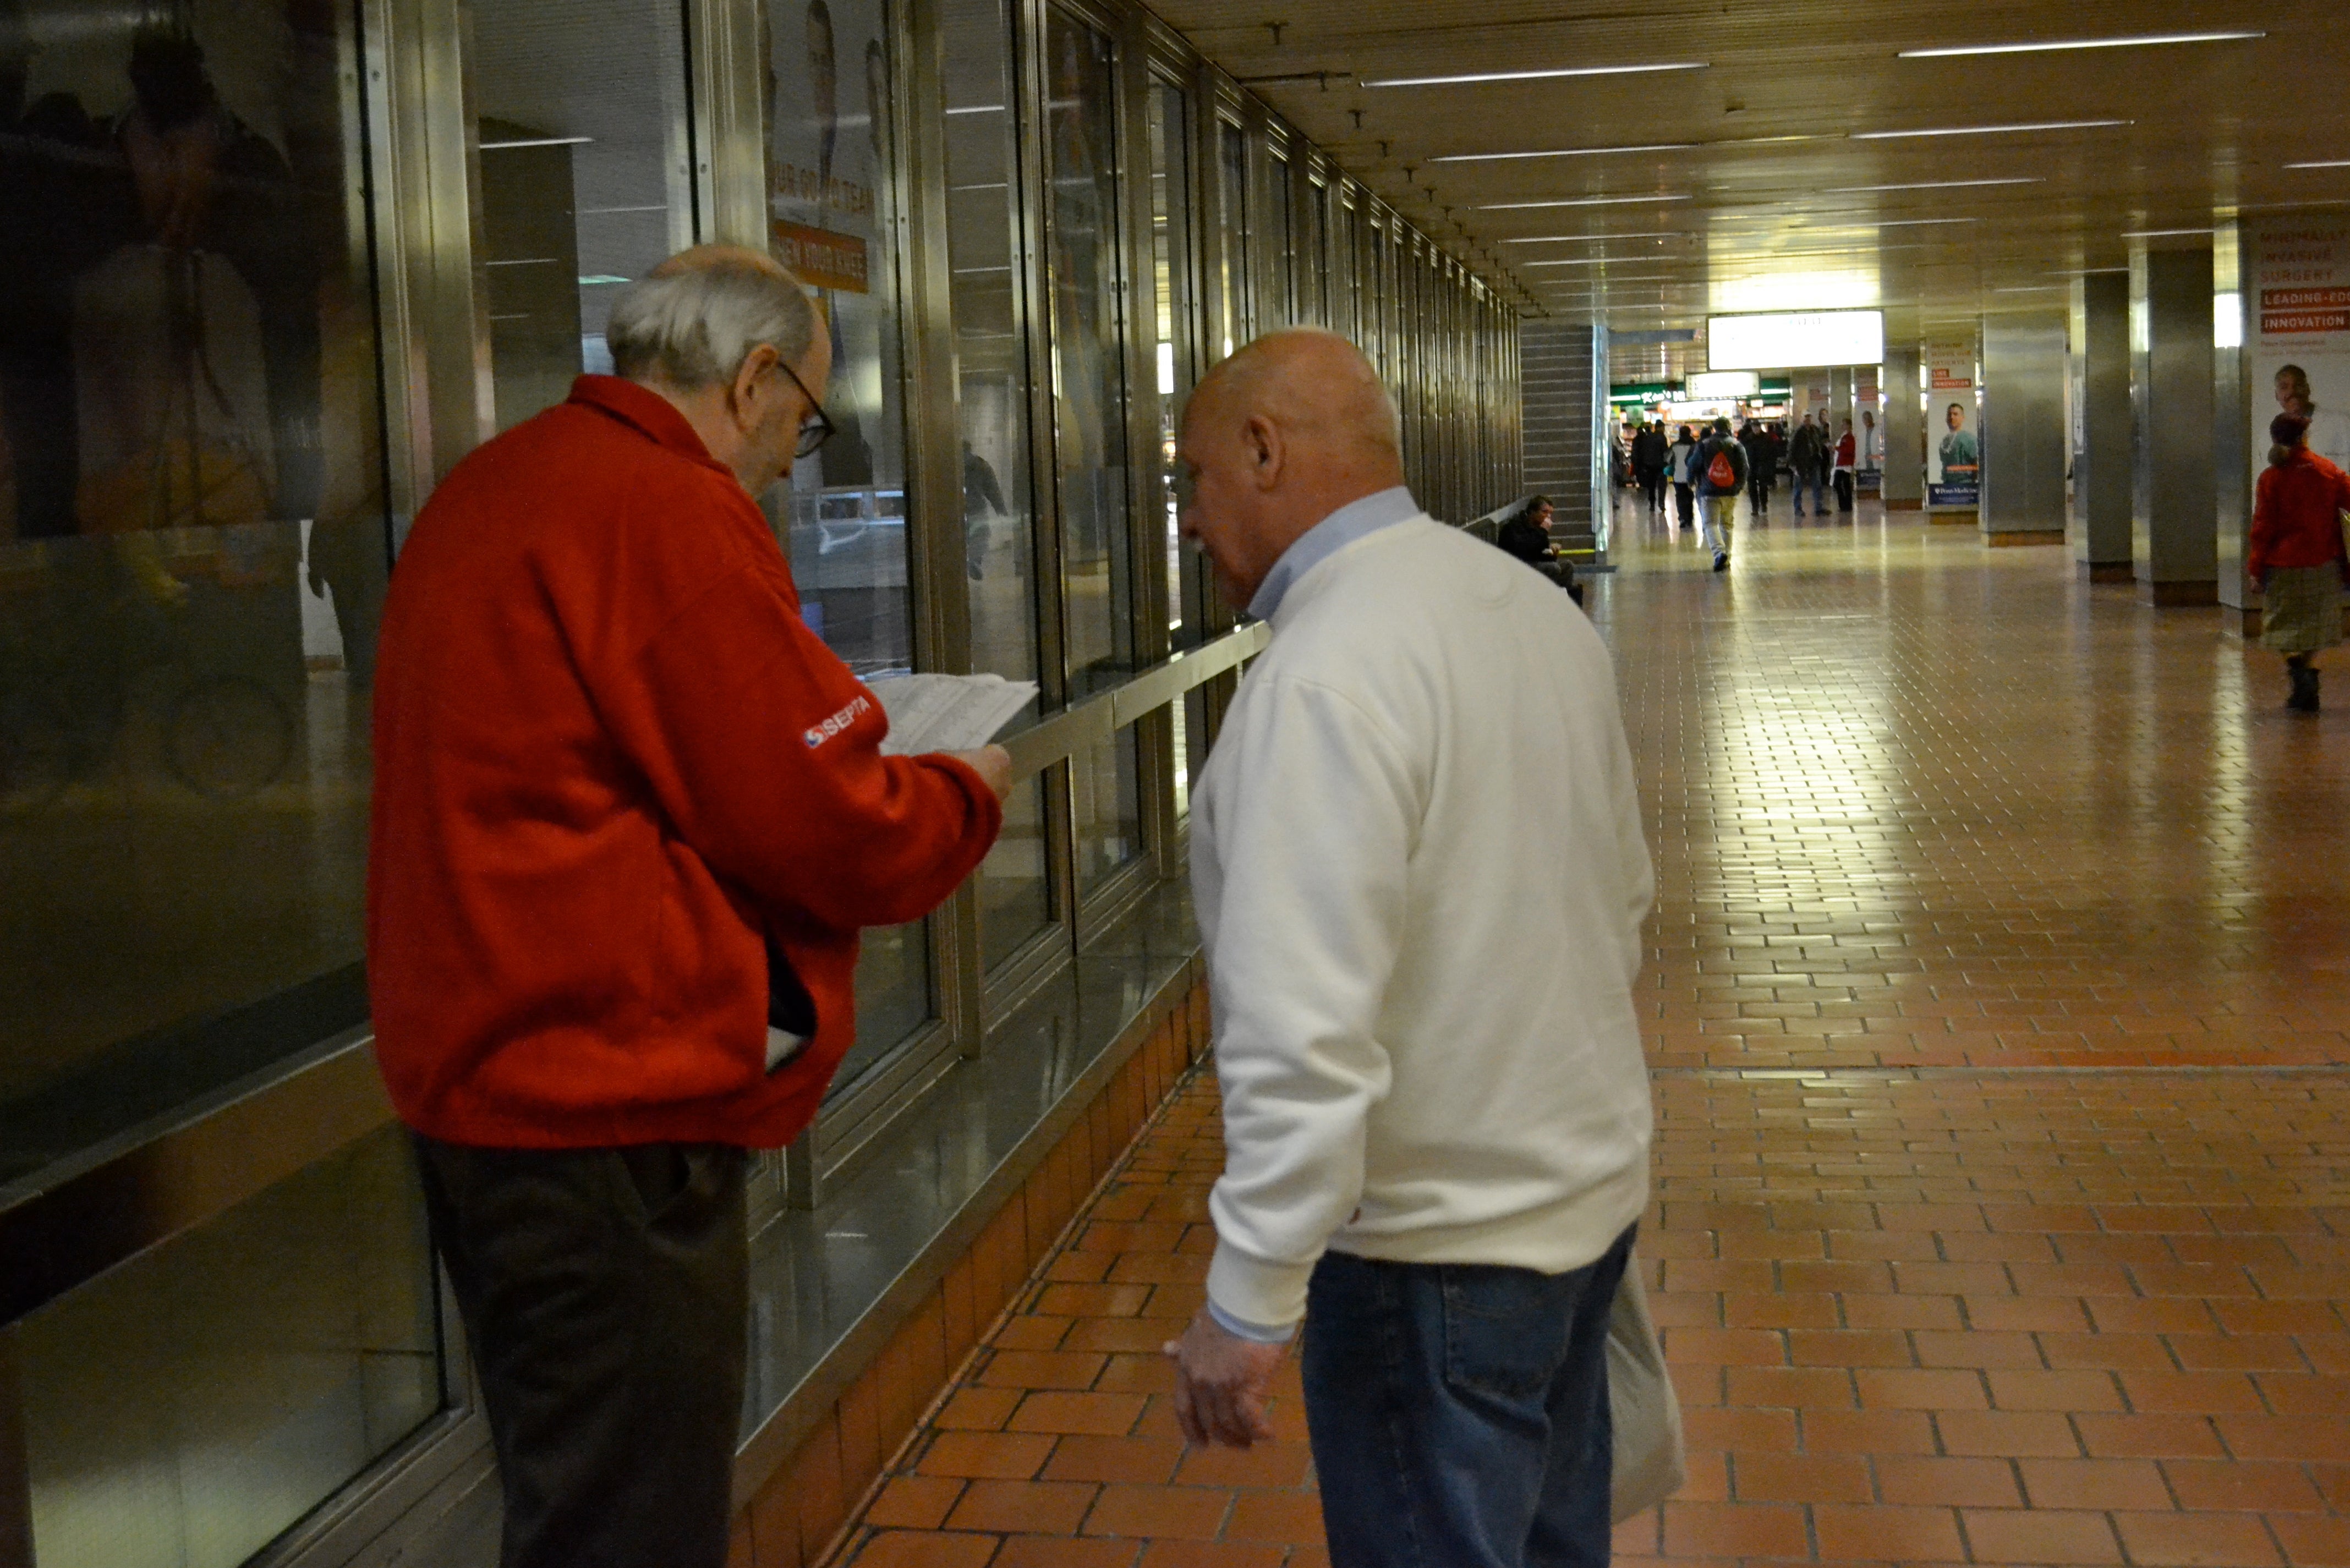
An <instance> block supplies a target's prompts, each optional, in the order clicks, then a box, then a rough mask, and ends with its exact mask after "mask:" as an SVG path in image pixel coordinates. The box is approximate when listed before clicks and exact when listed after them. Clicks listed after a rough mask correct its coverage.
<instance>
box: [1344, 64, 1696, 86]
mask: <svg viewBox="0 0 2350 1568" xmlns="http://www.w3.org/2000/svg"><path fill="white" fill-rule="evenodd" d="M1710 63H1711V62H1709V61H1706V60H1675V61H1672V62H1670V63H1668V64H1659V65H1652V66H1572V67H1566V68H1565V69H1561V70H1548V71H1477V72H1473V73H1471V74H1470V75H1467V76H1454V77H1387V78H1381V79H1380V80H1378V81H1367V82H1364V83H1362V84H1360V85H1362V86H1364V87H1367V88H1399V87H1459V86H1462V85H1464V84H1467V83H1470V82H1530V81H1550V80H1554V79H1555V78H1560V77H1631V76H1645V75H1648V74H1649V73H1651V72H1656V71H1701V70H1703V69H1705V68H1706V67H1707V66H1708V65H1709V64H1710Z"/></svg>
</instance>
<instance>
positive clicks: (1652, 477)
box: [1640, 468, 1665, 512]
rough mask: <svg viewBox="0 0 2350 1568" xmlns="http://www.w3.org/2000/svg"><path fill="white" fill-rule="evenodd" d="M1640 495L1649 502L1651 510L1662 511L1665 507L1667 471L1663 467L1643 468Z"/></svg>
mask: <svg viewBox="0 0 2350 1568" xmlns="http://www.w3.org/2000/svg"><path fill="white" fill-rule="evenodd" d="M1640 496H1641V499H1643V500H1645V501H1646V502H1648V510H1649V511H1651V512H1662V511H1663V510H1664V509H1665V471H1664V470H1663V469H1661V468H1649V469H1643V470H1641V472H1640Z"/></svg>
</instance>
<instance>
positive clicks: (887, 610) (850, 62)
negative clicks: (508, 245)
mask: <svg viewBox="0 0 2350 1568" xmlns="http://www.w3.org/2000/svg"><path fill="white" fill-rule="evenodd" d="M767 32H768V36H770V38H771V39H772V40H773V47H774V53H773V55H772V56H771V57H770V58H769V61H768V84H767V85H768V99H767V123H768V132H769V135H770V137H771V138H772V146H773V151H774V157H773V159H772V160H771V161H770V162H769V166H768V179H769V186H768V192H767V194H768V207H769V210H770V212H771V213H772V214H773V224H772V232H773V235H774V240H775V254H777V255H778V256H780V257H782V259H783V260H784V262H785V265H788V266H789V267H791V269H792V270H793V271H794V272H795V273H796V274H798V275H799V278H800V281H801V282H803V283H805V284H806V285H807V286H809V287H810V288H811V289H813V290H814V291H815V293H816V307H817V309H818V310H819V311H820V312H822V314H823V316H824V318H825V323H826V325H827V327H828V328H829V330H830V332H831V336H832V382H831V385H830V387H829V388H828V389H827V390H826V393H825V399H824V402H825V411H826V412H827V414H829V415H830V416H831V418H832V421H833V423H834V425H836V426H837V433H835V434H834V436H833V438H832V439H831V440H830V441H827V442H826V443H825V444H824V445H823V447H822V448H820V449H819V450H818V451H817V452H816V454H815V455H814V456H812V457H806V458H802V459H801V460H800V461H799V462H797V463H796V464H795V466H794V467H793V469H792V475H791V478H790V480H789V481H787V482H786V483H782V484H778V485H776V486H775V488H774V489H772V490H770V491H769V492H768V493H767V494H766V495H765V496H764V498H763V501H762V504H764V506H765V508H766V511H767V516H768V520H769V521H770V522H771V523H773V524H775V531H776V535H777V536H778V537H779V538H781V539H782V540H783V541H784V542H785V550H786V552H787V553H788V554H789V556H790V557H791V563H792V577H793V580H794V581H795V583H796V584H797V585H798V587H799V592H800V613H801V614H802V615H803V616H805V617H806V619H807V623H808V625H809V626H810V627H811V628H814V629H815V631H816V635H818V636H819V637H821V638H823V639H825V641H826V642H827V644H829V645H830V646H831V648H832V650H833V651H834V652H836V653H837V654H839V655H840V657H841V658H842V659H846V660H847V663H848V667H849V668H850V669H851V670H855V671H857V673H858V675H860V676H863V677H867V678H870V677H872V676H876V675H882V674H889V673H893V672H899V671H903V670H910V669H912V668H913V661H914V639H913V621H912V612H911V606H910V603H909V600H908V597H907V586H906V553H907V538H906V465H905V406H904V391H903V387H904V383H903V379H902V378H901V377H900V375H899V363H898V360H899V355H898V336H897V315H898V300H897V278H898V273H897V258H896V257H895V256H894V255H893V254H891V252H890V239H889V236H890V234H891V232H892V231H891V228H890V225H889V222H888V219H887V214H888V213H890V212H891V211H892V210H894V206H895V202H896V195H895V189H894V183H893V182H894V180H895V169H896V164H895V161H894V159H895V152H894V148H895V141H896V135H895V122H894V119H893V118H892V115H891V113H890V109H891V99H890V95H889V82H890V62H889V17H888V13H887V10H886V8H885V7H884V5H882V3H881V0H773V3H772V4H771V5H769V8H768V26H767ZM844 64H845V66H846V68H847V71H848V73H849V81H848V90H849V91H850V92H851V93H853V94H855V95H856V98H855V100H854V103H853V106H852V107H851V108H850V109H848V111H847V112H845V113H844V112H843V109H842V105H841V101H840V99H841V91H842V82H841V73H842V70H843V67H844ZM995 101H999V102H1000V101H1002V100H1000V99H998V100H995ZM930 1016H931V1000H930V956H929V945H928V940H927V934H926V929H925V928H924V927H923V926H922V925H921V924H920V922H916V923H913V924H910V925H906V926H900V927H897V928H895V929H889V930H869V931H867V932H866V933H865V950H864V955H863V957H862V958H861V959H860V960H859V961H858V966H857V1044H856V1046H855V1048H854V1049H853V1050H852V1051H851V1052H850V1054H849V1058H848V1060H847V1063H846V1064H844V1065H843V1067H842V1069H841V1073H840V1075H839V1077H838V1078H837V1079H836V1080H835V1085H836V1088H840V1087H846V1086H847V1085H848V1084H849V1083H850V1082H851V1081H852V1080H853V1079H854V1078H855V1076H856V1075H857V1074H858V1072H861V1071H862V1070H864V1068H865V1067H866V1066H868V1065H869V1064H871V1063H873V1062H874V1061H877V1060H879V1057H881V1056H882V1055H885V1054H888V1052H889V1049H890V1048H891V1047H892V1046H894V1045H896V1044H898V1043H899V1041H901V1040H903V1039H904V1038H905V1037H906V1035H907V1034H908V1033H911V1032H912V1031H913V1030H914V1029H915V1028H917V1027H918V1026H919V1025H920V1023H922V1022H923V1021H924V1020H925V1019H927V1018H929V1017H930Z"/></svg>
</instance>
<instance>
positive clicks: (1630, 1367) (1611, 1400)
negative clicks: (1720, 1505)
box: [1607, 1252, 1689, 1524]
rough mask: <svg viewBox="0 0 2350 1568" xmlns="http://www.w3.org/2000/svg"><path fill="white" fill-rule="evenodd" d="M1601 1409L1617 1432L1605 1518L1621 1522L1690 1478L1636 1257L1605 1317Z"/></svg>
mask: <svg viewBox="0 0 2350 1568" xmlns="http://www.w3.org/2000/svg"><path fill="white" fill-rule="evenodd" d="M1607 1410H1608V1415H1609V1417H1611V1418H1612V1419H1613V1421H1614V1422H1615V1427H1616V1473H1615V1476H1614V1478H1613V1486H1612V1490H1613V1492H1614V1497H1613V1500H1612V1501H1613V1504H1614V1507H1613V1510H1612V1515H1611V1517H1612V1518H1613V1519H1614V1520H1615V1521H1616V1522H1617V1523H1618V1524H1620V1523H1622V1522H1623V1521H1626V1520H1627V1519H1629V1518H1631V1517H1632V1516H1633V1515H1634V1514H1636V1513H1639V1512H1642V1511H1645V1510H1648V1509H1651V1508H1654V1507H1656V1506H1657V1504H1659V1503H1660V1502H1662V1501H1665V1499H1667V1498H1669V1497H1670V1496H1672V1495H1673V1493H1675V1492H1677V1491H1679V1490H1680V1489H1681V1483H1682V1482H1683V1481H1685V1480H1688V1479H1689V1469H1688V1464H1687V1460H1686V1459H1685V1458H1684V1456H1683V1453H1682V1449H1681V1406H1680V1400H1679V1398H1678V1397H1675V1396H1674V1393H1673V1383H1672V1379H1671V1378H1669V1377H1668V1376H1665V1347H1664V1346H1663V1345H1660V1344H1659V1343H1658V1341H1657V1325H1656V1324H1655V1322H1654V1321H1652V1320H1651V1319H1650V1318H1649V1316H1648V1290H1647V1288H1646V1287H1645V1286H1643V1285H1642V1284H1641V1283H1640V1258H1639V1254H1638V1252H1635V1253H1633V1254H1632V1256H1631V1258H1630V1259H1629V1260H1627V1262H1626V1263H1625V1265H1624V1282H1623V1283H1622V1284H1621V1285H1619V1286H1617V1290H1616V1304H1615V1307H1614V1309H1613V1311H1612V1312H1610V1314H1608V1319H1607Z"/></svg>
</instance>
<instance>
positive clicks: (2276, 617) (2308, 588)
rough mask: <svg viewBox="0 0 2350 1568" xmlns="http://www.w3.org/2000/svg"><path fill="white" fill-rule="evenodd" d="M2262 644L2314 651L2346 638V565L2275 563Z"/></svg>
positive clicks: (2265, 603) (2285, 650) (2265, 605)
mask: <svg viewBox="0 0 2350 1568" xmlns="http://www.w3.org/2000/svg"><path fill="white" fill-rule="evenodd" d="M2341 640H2342V568H2341V566H2339V565H2338V564H2334V563H2331V562H2329V563H2328V564H2327V565H2325V566H2272V567H2270V568H2269V582H2268V588H2267V591H2266V592H2265V593H2264V594H2263V595H2262V614H2261V646H2262V648H2270V649H2275V650H2276V651H2277V652H2279V653H2314V652H2316V651H2317V650H2318V649H2321V648H2332V647H2333V646H2334V644H2336V643H2338V642H2340V641H2341Z"/></svg>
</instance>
